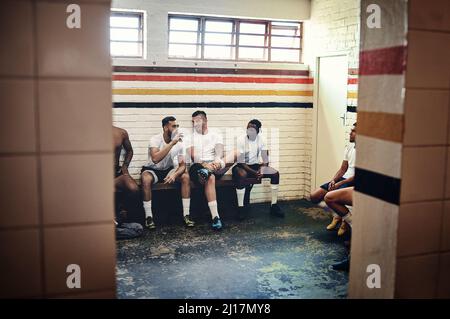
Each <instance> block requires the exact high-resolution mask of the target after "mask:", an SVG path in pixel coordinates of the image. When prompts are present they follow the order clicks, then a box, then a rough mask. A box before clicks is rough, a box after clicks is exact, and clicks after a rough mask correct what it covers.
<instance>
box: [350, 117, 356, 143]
mask: <svg viewBox="0 0 450 319" xmlns="http://www.w3.org/2000/svg"><path fill="white" fill-rule="evenodd" d="M355 141H356V122H355V123H354V124H353V126H352V130H351V131H350V143H355Z"/></svg>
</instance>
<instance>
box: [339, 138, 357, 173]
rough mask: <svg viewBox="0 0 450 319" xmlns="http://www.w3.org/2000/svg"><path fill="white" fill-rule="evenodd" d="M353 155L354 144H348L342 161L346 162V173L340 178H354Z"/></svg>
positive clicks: (354, 150)
mask: <svg viewBox="0 0 450 319" xmlns="http://www.w3.org/2000/svg"><path fill="white" fill-rule="evenodd" d="M355 154H356V149H355V144H354V143H350V144H349V145H348V146H347V147H346V148H345V151H344V161H347V162H348V168H347V171H346V172H345V174H344V176H342V178H345V179H347V178H350V177H352V176H355Z"/></svg>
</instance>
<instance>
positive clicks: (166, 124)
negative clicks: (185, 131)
mask: <svg viewBox="0 0 450 319" xmlns="http://www.w3.org/2000/svg"><path fill="white" fill-rule="evenodd" d="M162 127H163V131H164V133H167V134H169V136H172V134H173V132H175V131H176V130H177V129H178V127H179V125H178V124H177V119H176V118H174V117H173V116H166V117H165V118H163V119H162Z"/></svg>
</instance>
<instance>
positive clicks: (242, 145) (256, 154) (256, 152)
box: [237, 135, 268, 165]
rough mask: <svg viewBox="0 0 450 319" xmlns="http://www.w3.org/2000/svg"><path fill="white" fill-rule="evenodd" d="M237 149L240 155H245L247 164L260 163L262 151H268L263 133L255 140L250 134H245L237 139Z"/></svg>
mask: <svg viewBox="0 0 450 319" xmlns="http://www.w3.org/2000/svg"><path fill="white" fill-rule="evenodd" d="M237 149H238V151H239V154H240V155H244V159H245V164H248V165H253V164H259V158H260V156H261V151H267V150H268V149H267V145H266V141H264V139H263V137H262V136H261V135H257V136H256V139H255V140H254V141H251V140H250V139H249V138H248V136H247V135H246V136H243V137H241V138H239V139H238V140H237Z"/></svg>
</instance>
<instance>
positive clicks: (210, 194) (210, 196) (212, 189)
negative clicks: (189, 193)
mask: <svg viewBox="0 0 450 319" xmlns="http://www.w3.org/2000/svg"><path fill="white" fill-rule="evenodd" d="M205 196H206V199H207V200H208V203H209V202H213V201H215V200H216V177H215V176H214V175H213V174H212V175H211V176H210V177H209V178H208V180H207V181H206V183H205Z"/></svg>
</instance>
